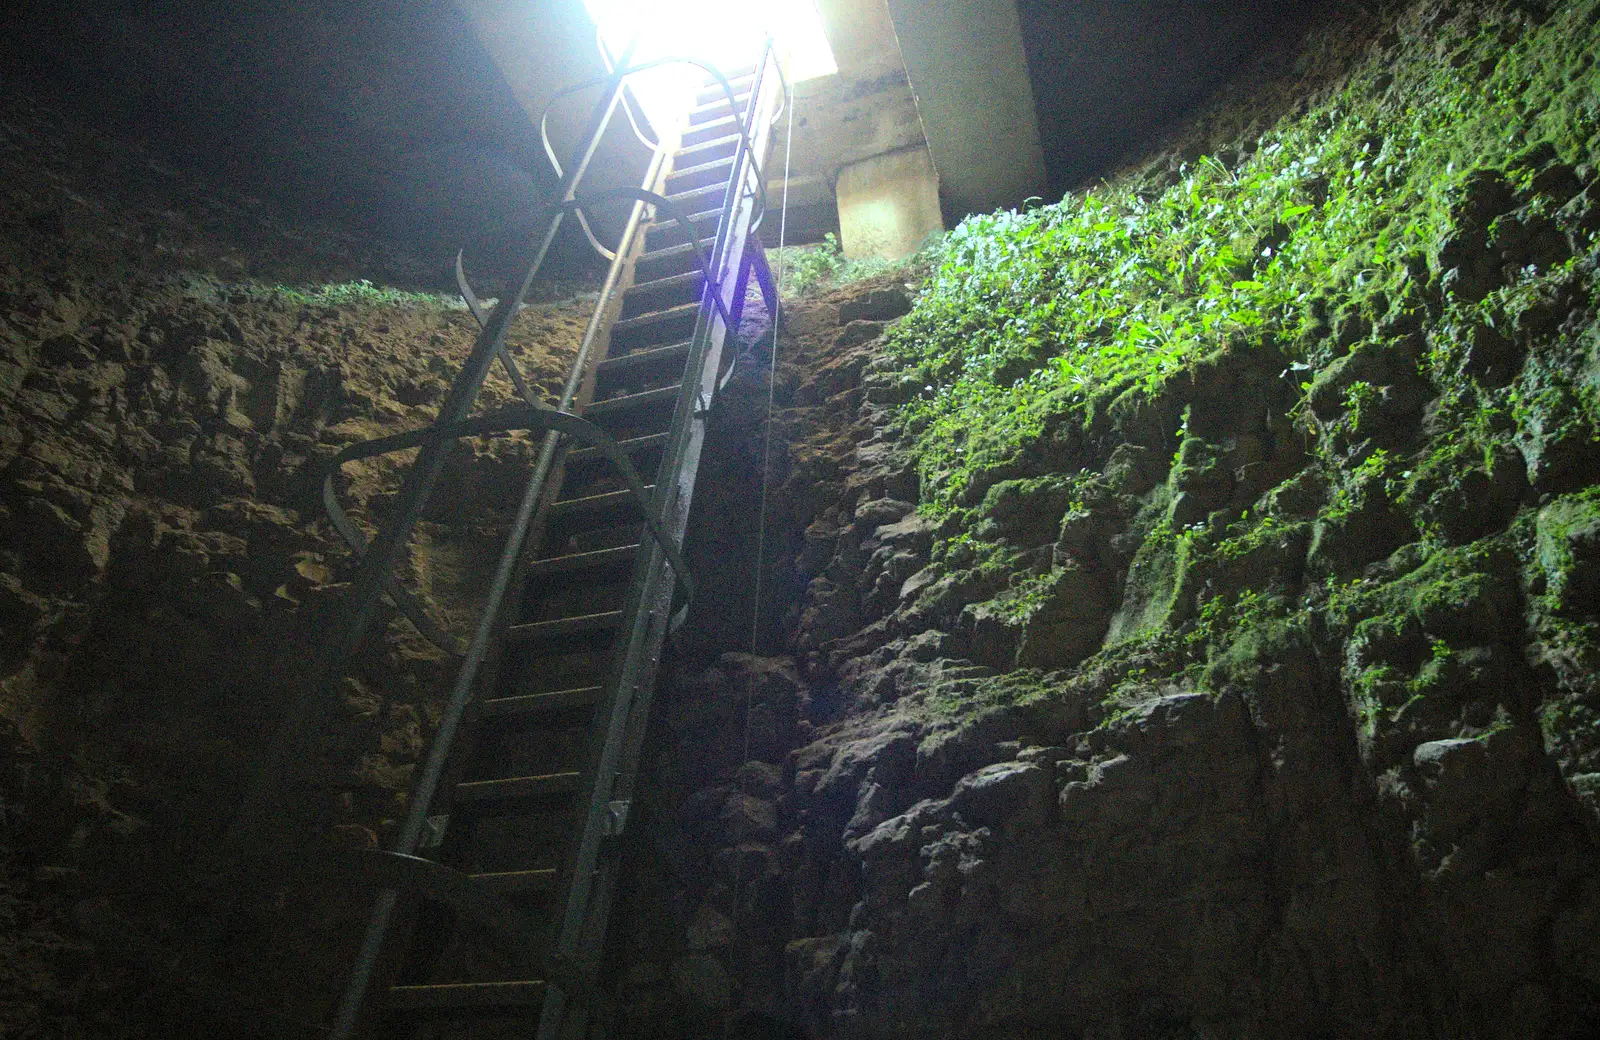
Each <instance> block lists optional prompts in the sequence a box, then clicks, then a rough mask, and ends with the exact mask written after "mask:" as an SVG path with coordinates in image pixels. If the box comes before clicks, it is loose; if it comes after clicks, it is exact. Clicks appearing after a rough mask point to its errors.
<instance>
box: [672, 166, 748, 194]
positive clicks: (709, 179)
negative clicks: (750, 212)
mask: <svg viewBox="0 0 1600 1040" xmlns="http://www.w3.org/2000/svg"><path fill="white" fill-rule="evenodd" d="M731 173H733V157H732V156H729V157H728V158H726V159H713V160H712V161H711V162H706V163H701V164H699V165H698V166H686V167H684V168H683V169H681V170H674V171H673V172H672V173H670V174H668V175H667V192H668V197H669V198H670V197H671V193H672V192H674V191H679V190H683V191H687V190H689V189H687V188H679V187H677V186H678V185H680V184H683V183H685V182H688V183H689V185H690V187H695V188H698V187H700V186H702V185H706V184H727V183H728V176H729V175H730V174H731Z"/></svg>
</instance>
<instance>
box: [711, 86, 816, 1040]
mask: <svg viewBox="0 0 1600 1040" xmlns="http://www.w3.org/2000/svg"><path fill="white" fill-rule="evenodd" d="M784 101H785V105H784V107H785V108H786V109H787V110H788V112H787V115H788V117H789V125H788V128H787V129H786V131H785V133H784V144H783V199H782V201H781V203H780V206H779V211H778V269H777V270H776V271H774V272H773V275H772V281H773V286H774V292H773V297H774V300H775V301H776V300H781V299H782V298H783V276H784V261H785V260H786V259H787V258H786V256H785V254H784V247H785V245H786V244H787V242H788V236H789V167H790V161H791V160H792V158H793V155H794V110H795V105H796V102H797V99H796V97H795V93H794V88H793V87H792V86H790V85H789V84H788V83H787V81H786V82H785V94H784ZM779 309H780V308H779V307H778V306H776V305H775V306H774V307H773V308H772V314H771V315H770V316H769V318H770V320H771V322H772V351H771V356H770V357H769V358H768V364H767V413H766V423H765V425H764V426H763V427H762V431H761V508H760V512H759V519H758V520H757V523H756V587H755V594H754V597H753V600H754V602H753V603H752V604H751V608H750V653H751V655H752V656H754V655H755V654H756V653H757V650H758V649H759V646H760V638H761V606H762V598H763V596H764V594H765V591H766V585H765V581H764V580H763V579H764V578H765V562H766V555H767V503H768V492H769V488H768V480H767V470H768V468H769V464H770V462H771V457H772V413H773V411H774V410H775V406H776V402H777V385H778V312H779ZM754 708H755V691H754V689H753V688H752V687H751V686H750V685H749V684H747V685H746V687H745V691H744V734H743V750H742V752H741V755H740V758H739V764H740V765H741V766H743V765H744V763H746V762H748V761H750V716H751V713H752V711H753V710H754ZM733 863H734V866H733V869H734V876H733V914H732V917H731V919H730V921H729V923H728V949H729V950H730V951H732V950H734V949H735V948H736V947H737V945H738V942H739V917H740V909H741V907H742V905H743V903H744V864H743V863H741V862H740V860H739V857H738V856H737V855H736V856H735V857H734V861H733ZM732 1033H733V1005H732V1001H730V1002H729V1006H728V1010H727V1011H726V1012H724V1014H723V1016H722V1035H723V1037H724V1040H727V1038H728V1037H730V1036H731V1035H732Z"/></svg>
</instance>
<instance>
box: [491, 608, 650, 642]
mask: <svg viewBox="0 0 1600 1040" xmlns="http://www.w3.org/2000/svg"><path fill="white" fill-rule="evenodd" d="M620 624H622V611H620V610H613V611H610V612H609V613H605V614H585V615H583V616H582V617H570V618H561V619H559V620H557V621H533V622H529V623H528V624H526V625H512V626H511V628H510V630H509V631H508V632H507V633H506V637H507V638H508V639H510V640H511V641H513V642H516V643H538V642H543V641H546V640H550V639H561V638H563V637H566V636H582V635H589V634H591V633H594V632H606V631H609V630H610V629H613V628H616V627H617V626H618V625H620Z"/></svg>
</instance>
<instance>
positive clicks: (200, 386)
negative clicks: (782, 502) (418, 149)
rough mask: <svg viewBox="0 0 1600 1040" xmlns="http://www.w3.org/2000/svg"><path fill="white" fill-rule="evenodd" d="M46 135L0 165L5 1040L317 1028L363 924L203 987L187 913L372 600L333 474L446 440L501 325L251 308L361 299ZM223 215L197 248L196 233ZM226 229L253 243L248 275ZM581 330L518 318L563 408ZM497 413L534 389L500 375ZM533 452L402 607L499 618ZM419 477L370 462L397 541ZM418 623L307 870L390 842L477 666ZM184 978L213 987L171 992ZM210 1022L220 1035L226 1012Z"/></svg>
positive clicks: (305, 308) (351, 686) (371, 296)
mask: <svg viewBox="0 0 1600 1040" xmlns="http://www.w3.org/2000/svg"><path fill="white" fill-rule="evenodd" d="M20 105H21V102H19V101H17V100H16V99H13V100H12V101H9V102H7V105H6V112H5V116H4V135H5V143H6V150H5V151H4V153H3V155H0V184H3V185H4V187H3V189H0V194H3V195H4V205H3V207H0V209H3V212H4V217H3V219H0V719H3V723H0V763H4V764H3V765H0V892H3V898H4V900H5V901H6V902H7V905H9V906H14V907H15V908H16V911H15V913H16V917H15V921H16V925H17V929H18V931H17V932H16V933H15V934H14V935H8V937H7V938H6V939H5V940H0V977H3V978H4V980H5V981H4V982H3V983H0V987H3V989H4V992H3V994H0V1033H4V1034H6V1035H12V1034H13V1033H15V1035H18V1036H56V1035H82V1036H95V1037H100V1036H108V1037H109V1036H125V1035H129V1036H131V1035H141V1036H142V1035H154V1034H157V1033H159V1034H162V1035H173V1036H181V1035H200V1033H211V1035H215V1033H214V1032H211V1028H212V1026H215V1028H216V1029H217V1030H219V1031H224V1032H229V1033H230V1035H241V1036H243V1035H254V1034H253V1033H251V1032H250V1030H251V1029H254V1028H256V1024H253V1023H257V1024H259V1023H262V1022H265V1021H268V1020H270V1019H271V1017H272V1015H273V1014H275V1013H283V1014H287V1015H290V1016H291V1017H292V1018H294V1019H295V1020H299V1019H302V1018H305V1019H314V1018H317V1017H320V1016H321V1015H322V1014H323V1013H324V1011H325V1008H324V1007H322V1005H321V1001H322V1000H323V999H324V998H325V997H326V995H327V994H326V992H318V991H319V990H324V991H325V990H326V988H327V985H328V982H327V981H326V980H331V979H333V978H334V977H335V976H336V975H337V974H338V972H337V970H335V967H336V963H337V960H338V959H339V958H343V957H346V956H347V953H348V940H349V937H350V934H349V933H350V928H351V925H352V923H353V921H354V920H355V915H358V914H359V913H360V910H359V908H358V907H355V906H354V905H341V904H340V903H339V902H338V900H333V901H332V902H330V901H328V900H325V899H324V900H320V901H319V899H318V898H317V897H316V896H315V895H313V896H308V897H306V898H305V899H300V900H296V899H288V900H285V905H286V906H293V907H294V920H295V922H296V923H295V924H294V925H293V926H292V927H289V928H287V929H285V930H284V931H282V932H279V933H277V934H276V936H275V935H274V932H273V931H272V928H271V927H270V923H269V927H267V928H266V929H264V930H263V932H262V934H261V935H260V936H259V939H258V942H259V945H257V946H256V947H253V948H252V947H249V946H248V943H247V944H246V945H245V946H244V947H242V948H241V949H240V950H237V951H235V952H236V953H237V963H236V964H234V965H230V964H217V963H206V962H205V957H206V949H205V947H203V946H202V945H194V946H186V945H184V944H185V943H186V942H187V941H188V938H190V937H191V936H192V932H185V931H184V930H183V928H181V927H179V924H180V920H181V915H182V914H184V913H186V912H190V911H192V907H190V908H189V910H186V909H185V906H186V902H185V901H186V900H189V899H191V898H193V897H194V893H191V892H188V891H185V885H186V884H187V879H188V877H189V869H190V867H191V866H192V865H193V864H194V863H195V862H196V861H197V860H199V859H201V858H202V857H204V856H205V855H206V854H207V853H208V852H209V851H211V850H213V849H214V847H215V844H216V842H217V840H218V838H219V836H220V834H221V832H222V828H223V827H224V826H225V825H226V824H227V822H228V819H229V817H230V815H231V813H232V812H233V808H234V805H235V802H236V800H237V798H238V796H239V793H240V791H241V789H242V787H243V785H244V783H245V782H246V781H247V780H248V779H249V777H250V768H251V759H252V756H254V755H255V754H257V753H258V752H259V750H260V749H261V747H262V745H263V742H264V740H265V739H266V738H267V737H268V736H269V735H270V734H271V732H272V731H273V729H274V727H275V726H276V725H277V724H278V722H279V720H280V719H281V718H282V716H283V713H284V711H285V709H286V706H287V699H286V698H287V690H286V684H285V677H286V674H287V673H288V672H289V671H290V670H291V669H292V668H293V667H294V666H295V665H296V664H297V663H298V662H299V661H300V660H301V659H303V658H304V657H305V656H306V655H307V653H308V652H309V649H310V648H311V647H312V646H313V645H314V644H315V641H316V640H317V638H318V635H319V632H320V630H321V628H322V627H323V626H324V625H325V623H326V619H327V617H328V612H329V611H330V610H333V609H336V608H337V603H338V599H339V596H340V594H341V591H342V588H343V582H344V581H345V580H346V579H347V577H348V574H349V573H350V568H351V559H352V557H351V554H350V552H349V550H348V549H347V548H346V547H345V546H344V545H343V544H342V542H340V541H339V540H338V538H337V536H336V535H335V534H334V532H333V531H332V529H331V528H330V527H329V525H328V523H327V521H326V520H325V519H324V518H323V513H322V508H321V503H320V501H319V498H318V496H319V494H320V481H321V477H322V471H323V469H324V467H325V465H326V463H327V462H328V460H330V459H331V458H332V457H333V456H334V455H335V454H336V453H337V452H338V451H339V450H340V449H341V448H343V447H344V446H346V445H348V444H350V443H352V442H354V441H357V440H364V439H366V438H369V437H376V436H383V435H385V434H389V433H396V432H400V431H402V430H405V429H410V428H413V427H416V426H419V425H421V424H423V423H424V422H426V421H428V419H429V418H430V417H431V416H432V414H433V411H434V409H435V408H436V407H437V404H438V403H439V401H440V400H442V398H443V395H444V392H445V388H446V386H447V385H448V380H449V378H450V377H451V375H452V374H453V372H454V370H455V368H456V366H457V365H458V364H459V362H460V360H461V359H462V357H463V356H464V355H465V352H466V350H467V349H468V348H469V347H470V344H471V342H472V340H473V338H474V335H475V331H476V326H475V325H474V323H473V321H472V319H471V317H470V316H469V315H468V314H467V313H466V312H465V311H463V310H460V309H457V308H454V307H452V306H450V305H449V302H448V301H446V300H443V299H441V298H438V297H424V296H414V297H406V296H404V295H403V294H395V293H389V292H386V291H383V290H378V289H374V288H373V287H372V286H370V285H363V284H361V283H353V284H347V285H344V286H342V287H339V291H338V292H331V293H330V292H326V291H319V290H317V289H316V288H314V287H304V286H302V287H299V288H296V287H292V286H286V285H275V284H272V283H270V282H262V281H239V280H237V279H238V276H239V275H240V274H241V273H242V272H241V267H242V266H244V264H245V263H246V262H248V263H249V264H250V265H251V266H256V267H259V269H260V271H261V273H267V272H270V271H274V270H276V271H279V272H284V271H292V270H295V269H296V268H297V265H298V270H299V277H298V280H303V281H313V280H320V281H330V280H334V279H335V278H339V277H340V275H341V273H342V272H341V270H340V267H339V265H338V264H337V263H335V262H331V261H329V260H328V259H327V257H328V255H329V254H330V253H332V254H337V252H338V244H339V241H340V240H339V239H338V238H337V237H336V236H329V237H328V238H326V239H319V241H318V250H315V251H304V252H302V251H299V249H298V247H297V245H296V238H295V237H294V236H295V234H300V235H305V234H307V233H308V230H307V229H284V228H280V227H277V226H276V225H274V224H273V223H272V222H271V220H270V219H268V218H266V217H264V216H262V215H260V214H259V213H256V212H254V211H250V210H248V209H241V208H240V207H239V206H238V205H237V204H236V203H234V202H231V201H229V200H226V199H221V198H211V197H210V196H208V195H206V194H205V189H204V187H203V186H201V185H197V184H192V183H188V182H185V181H183V179H182V178H181V176H180V175H177V174H172V173H170V172H167V173H161V172H159V171H155V170H154V168H145V167H143V166H141V165H140V162H139V153H138V151H137V149H133V150H132V151H131V152H127V153H126V154H123V155H122V156H121V160H120V161H121V163H122V167H121V169H122V172H123V173H124V174H125V175H126V176H125V177H124V179H123V180H122V182H121V183H120V184H108V183H106V182H105V181H103V180H101V179H99V178H101V177H102V176H104V175H103V173H102V172H101V170H100V167H99V165H98V161H97V160H98V156H99V154H100V152H101V150H111V149H110V146H109V145H108V144H107V143H106V142H104V141H101V140H99V139H98V138H95V137H94V136H93V135H91V134H88V133H86V132H84V131H82V130H81V129H78V128H73V127H70V126H60V125H57V124H55V123H53V122H52V121H51V120H49V119H45V118H43V117H42V115H41V113H40V112H38V111H23V110H22V108H21V107H19V106H20ZM13 109H17V110H16V111H12V110H13ZM141 191H142V192H146V193H148V194H145V195H143V196H140V195H139V192H141ZM121 192H126V193H128V194H131V195H133V196H134V198H133V200H132V201H130V200H129V198H128V197H127V195H124V194H121ZM162 192H167V193H170V194H172V195H176V196H178V197H179V198H180V199H182V200H185V201H180V202H177V203H175V202H174V200H173V199H171V198H166V199H165V201H163V195H162ZM196 197H198V198H200V199H203V200H206V202H207V204H206V205H205V206H203V207H201V209H202V210H203V215H202V216H198V217H196V216H191V215H189V214H188V213H186V212H185V211H184V209H182V208H180V207H183V206H187V205H189V204H191V203H193V204H194V205H196V206H198V205H199V204H198V203H196V202H195V199H196ZM71 214H77V215H79V216H81V217H82V218H83V219H82V222H81V224H74V223H72V221H70V220H67V219H66V216H67V215H71ZM57 218H60V219H57ZM219 226H221V227H223V228H226V229H230V231H229V233H230V234H235V233H240V229H241V228H243V229H247V230H249V231H251V232H252V233H253V235H254V236H255V237H253V238H252V239H251V244H250V245H249V247H248V254H246V253H245V252H244V250H245V247H244V246H241V245H239V244H237V243H230V242H228V241H227V240H226V239H225V238H223V239H221V244H220V245H219V236H218V235H217V234H216V228H217V227H219ZM219 254H220V255H219ZM229 257H232V260H231V261H230V262H224V260H227V259H228V258H229ZM364 259H369V257H362V256H359V255H358V256H357V257H354V258H348V257H347V258H346V262H347V263H349V264H351V265H352V266H354V265H355V264H356V263H358V262H360V261H361V260H364ZM164 268H173V270H170V271H165V273H164ZM314 284H315V282H314V281H313V286H314ZM583 318H584V314H583V311H582V309H581V307H579V306H577V305H569V306H551V307H546V308H535V309H533V310H530V311H529V312H528V313H527V314H526V315H525V316H524V317H523V318H522V319H520V320H519V323H518V325H519V328H518V331H517V332H516V333H515V335H514V337H513V338H514V339H515V340H517V347H516V352H517V354H518V356H519V358H520V359H521V360H522V362H523V364H524V366H525V368H526V370H527V371H528V372H529V375H530V378H531V380H532V381H534V382H536V383H537V385H539V386H541V387H543V388H549V387H552V386H557V385H559V381H560V379H561V378H562V376H563V375H564V368H565V363H566V358H567V356H569V355H570V350H571V348H572V345H573V343H572V336H573V334H574V332H575V331H581V329H580V325H579V323H580V322H581V321H582V320H583ZM487 396H488V398H489V400H490V401H491V402H494V401H500V402H504V401H508V400H509V399H510V387H509V385H507V384H505V383H503V382H502V381H500V380H499V378H498V377H497V378H496V380H495V381H494V382H493V383H492V384H491V386H490V388H489V391H488V395H487ZM532 451H533V448H532V446H531V445H530V443H529V442H528V441H526V440H525V439H519V440H506V441H499V442H495V443H481V444H470V445H465V446H463V448H462V450H461V451H460V452H459V453H458V455H457V457H456V459H455V460H454V461H453V464H452V465H451V466H450V468H449V474H448V476H447V477H446V479H445V486H444V487H443V488H442V491H441V494H440V495H439V496H437V497H436V499H435V503H436V504H435V506H434V508H433V509H432V510H431V511H430V512H429V514H428V515H427V516H426V518H425V520H424V522H423V524H422V525H421V529H420V530H419V533H418V536H417V538H416V540H415V550H414V552H413V554H412V556H411V560H410V563H409V566H408V569H407V573H406V575H405V580H406V581H407V582H408V584H409V585H410V586H411V587H412V588H413V589H414V590H415V591H416V592H417V593H418V594H419V595H420V596H421V597H422V599H423V600H424V601H425V602H426V603H427V604H428V609H429V610H430V611H431V612H432V613H433V614H434V616H435V617H436V618H437V619H438V620H439V621H440V622H441V623H442V624H444V625H446V626H447V627H451V628H456V629H457V630H459V629H460V628H461V627H462V626H463V625H464V624H465V623H467V622H468V620H469V619H470V618H472V617H473V616H474V611H475V608H476V605H477V596H478V591H477V589H478V588H480V587H481V582H482V580H483V575H484V573H485V571H486V568H487V567H489V566H490V565H491V563H490V561H489V560H487V559H486V558H485V551H486V549H487V548H489V547H492V546H493V545H494V544H495V543H494V537H495V532H496V531H497V529H498V528H499V527H500V525H501V524H502V523H503V520H504V517H505V516H506V512H507V510H508V509H511V508H514V506H515V501H516V498H517V496H519V495H520V492H521V481H522V479H523V476H522V475H523V474H525V473H526V471H527V468H528V465H529V464H530V462H531V457H532ZM398 474H399V469H398V466H397V464H396V461H395V460H393V459H386V460H373V461H370V462H364V463H361V464H358V465H354V466H351V467H350V468H349V469H348V470H347V471H346V476H345V478H344V479H342V480H341V481H340V484H339V491H340V494H341V496H342V497H343V500H344V501H345V503H346V504H347V506H349V507H350V508H351V511H352V517H353V518H354V520H355V522H356V523H357V525H358V526H360V527H361V528H362V529H363V530H365V531H367V532H368V533H369V534H370V532H371V531H372V530H373V528H374V527H375V525H376V523H377V522H378V521H380V520H381V518H382V517H383V515H384V513H385V510H386V509H387V508H388V507H389V502H390V501H391V499H392V497H393V494H394V491H395V489H396V487H397V486H398V479H397V478H398ZM389 620H392V618H390V619H386V620H385V627H384V628H383V629H382V630H380V634H379V636H378V638H376V639H374V640H372V641H371V643H370V645H369V647H368V649H367V651H366V652H365V653H364V654H363V655H362V657H361V659H360V660H358V661H357V662H356V664H355V667H354V669H353V674H352V675H351V677H350V678H349V679H348V680H347V683H346V687H345V691H344V698H343V704H342V706H341V710H340V711H339V712H338V713H337V714H336V720H337V726H336V729H335V730H334V732H332V733H330V734H329V739H328V741H327V747H326V748H325V751H326V769H325V771H324V776H323V779H324V780H325V785H324V786H325V793H324V794H323V795H322V796H321V798H320V801H319V806H318V808H319V811H320V813H321V818H319V819H314V820H307V821H305V828H306V831H305V837H306V839H307V840H308V841H314V840H316V839H318V838H319V837H321V836H329V837H331V838H332V839H333V840H335V841H337V842H339V843H341V844H346V845H356V846H372V845H375V844H376V843H377V842H378V841H379V840H380V836H382V837H387V831H388V830H389V829H390V828H392V827H393V825H394V820H395V818H396V816H397V814H399V813H401V812H403V810H404V803H405V798H406V794H407V792H408V791H409V789H410V786H411V783H412V779H413V776H412V774H413V773H414V771H415V769H416V768H417V763H418V761H419V760H420V758H421V756H422V755H423V754H424V753H425V751H426V747H427V742H428V740H429V739H430V737H431V733H432V728H433V725H434V723H435V721H436V719H437V711H438V702H439V698H440V695H441V694H440V691H439V689H438V686H439V684H440V681H441V679H442V677H443V676H444V675H445V674H446V671H447V666H448V662H447V661H446V660H445V659H444V657H443V655H442V654H441V653H439V652H438V651H437V650H436V649H435V648H433V647H432V646H430V645H428V644H427V643H426V642H424V641H423V640H422V639H421V638H419V637H418V635H417V633H416V632H415V631H414V630H412V629H411V628H410V626H409V625H408V624H405V623H397V624H393V625H389V624H387V622H388V621H389ZM345 902H346V904H348V900H346V901H345ZM319 917H320V919H319ZM307 918H309V919H310V923H309V924H308V922H307ZM7 927H8V930H9V928H10V925H8V926H7ZM245 932H248V930H244V932H242V933H241V934H244V933H245ZM176 959H182V960H183V962H184V963H187V964H191V965H192V976H193V977H192V978H191V977H189V976H182V977H179V976H173V975H171V973H168V974H165V975H164V974H162V972H160V971H155V972H152V971H151V970H150V969H151V965H152V964H156V965H158V966H159V965H160V964H170V963H172V962H173V961H174V960H176ZM317 965H322V966H325V967H326V968H327V969H328V970H327V971H326V972H323V971H322V970H321V968H318V967H315V966H317ZM180 975H181V973H180ZM319 976H324V977H325V978H319ZM228 977H232V978H233V980H234V983H233V986H234V988H233V989H231V990H225V991H223V992H221V993H213V992H211V991H210V990H209V989H208V986H210V985H211V983H212V982H215V981H216V980H217V979H219V978H228ZM208 980H209V981H208ZM335 984H336V983H335ZM152 987H155V990H154V995H153V996H149V997H148V999H147V998H146V994H147V993H149V992H151V990H152ZM211 1003H215V1004H217V1005H219V1006H220V1007H222V1008H223V1010H222V1011H221V1012H219V1013H218V1014H220V1015H221V1017H220V1018H211V1017H209V1016H208V1015H205V1014H198V1013H196V1010H195V1009H196V1008H197V1007H209V1006H210V1004H211ZM230 1004H231V1005H233V1008H232V1010H229V1009H228V1008H229V1005H230ZM263 1016H265V1017H264V1018H263ZM208 1022H209V1023H210V1024H209V1025H208ZM218 1023H222V1024H220V1025H219V1024H218ZM185 1030H190V1031H191V1032H184V1031H185ZM194 1030H199V1031H200V1033H196V1032H193V1031H194Z"/></svg>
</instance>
